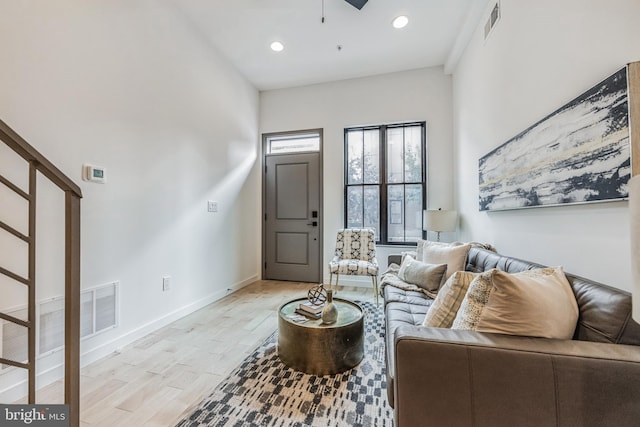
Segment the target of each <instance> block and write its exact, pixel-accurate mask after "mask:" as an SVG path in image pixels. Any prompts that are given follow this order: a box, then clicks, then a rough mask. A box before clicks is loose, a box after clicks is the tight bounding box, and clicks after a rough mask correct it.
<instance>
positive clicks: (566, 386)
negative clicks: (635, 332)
mask: <svg viewBox="0 0 640 427" xmlns="http://www.w3.org/2000/svg"><path fill="white" fill-rule="evenodd" d="M394 352H395V357H394V360H395V363H394V366H393V374H392V375H393V377H394V380H393V387H394V395H395V398H394V401H395V405H394V410H395V419H396V426H400V427H403V426H404V427H407V426H416V425H422V426H431V425H433V426H440V425H446V426H469V425H474V426H496V425H518V426H524V425H532V426H533V425H535V426H547V425H549V426H557V425H560V426H565V425H576V426H577V425H580V426H589V425H633V424H634V423H637V422H638V420H640V405H639V404H638V402H640V348H638V347H636V346H625V345H619V344H602V343H592V342H585V341H573V340H567V341H564V340H551V339H545V338H529V337H515V336H507V335H498V334H488V333H479V332H473V331H460V330H451V329H440V328H425V327H414V326H400V327H398V328H397V329H396V331H395V335H394Z"/></svg>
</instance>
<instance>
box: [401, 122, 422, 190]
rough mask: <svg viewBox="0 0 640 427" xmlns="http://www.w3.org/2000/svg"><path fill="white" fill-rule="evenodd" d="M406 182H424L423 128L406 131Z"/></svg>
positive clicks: (412, 127) (413, 127)
mask: <svg viewBox="0 0 640 427" xmlns="http://www.w3.org/2000/svg"><path fill="white" fill-rule="evenodd" d="M404 182H422V128H421V127H419V126H411V127H407V128H405V129H404Z"/></svg>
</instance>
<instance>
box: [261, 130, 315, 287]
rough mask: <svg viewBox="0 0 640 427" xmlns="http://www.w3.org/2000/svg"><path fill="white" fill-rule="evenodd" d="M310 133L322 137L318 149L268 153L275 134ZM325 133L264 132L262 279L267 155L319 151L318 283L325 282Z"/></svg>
mask: <svg viewBox="0 0 640 427" xmlns="http://www.w3.org/2000/svg"><path fill="white" fill-rule="evenodd" d="M310 133H317V134H318V135H319V137H320V146H319V149H318V151H299V152H288V153H282V154H269V153H268V151H269V150H268V147H267V144H268V140H269V138H272V137H274V136H294V135H305V134H310ZM323 140H324V135H323V129H322V128H317V129H302V130H293V131H284V132H269V133H263V134H262V168H261V175H260V177H261V181H262V213H261V216H260V218H261V220H260V224H261V226H260V228H261V229H262V262H261V268H260V271H261V279H264V278H265V276H266V265H267V230H266V226H265V222H266V209H267V180H266V173H267V170H266V168H267V157H271V156H273V157H276V156H280V155H286V156H291V155H296V154H310V153H318V174H319V175H320V176H319V177H318V185H319V188H318V194H319V198H320V200H318V206H319V208H318V209H319V212H318V245H319V250H318V258H319V259H318V263H319V265H318V277H317V280H316V281H317V283H323V281H324V193H323V188H324V167H323V157H324V156H323V148H324V144H323Z"/></svg>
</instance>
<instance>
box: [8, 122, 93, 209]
mask: <svg viewBox="0 0 640 427" xmlns="http://www.w3.org/2000/svg"><path fill="white" fill-rule="evenodd" d="M0 139H1V140H2V142H4V143H5V144H7V145H8V146H9V147H11V149H12V150H13V151H15V152H16V153H17V154H18V155H19V156H20V157H22V158H23V159H25V160H26V161H28V162H35V164H36V165H37V169H38V172H40V173H41V174H43V175H44V176H46V177H47V178H49V180H50V181H51V182H53V183H54V184H55V185H57V186H58V187H59V188H60V189H61V190H62V191H71V192H73V194H74V195H75V196H76V197H79V198H82V190H80V187H78V186H77V185H76V183H75V182H73V181H72V180H71V179H69V178H68V177H67V176H66V175H65V174H64V173H62V172H61V171H60V169H58V168H57V167H55V166H54V165H53V163H51V162H50V161H49V160H47V159H46V158H45V157H44V156H43V155H42V154H40V152H39V151H38V150H36V149H35V148H33V147H32V146H31V145H30V144H29V143H28V142H27V141H25V140H24V139H23V138H22V137H21V136H20V135H18V134H17V133H16V132H15V131H14V130H13V129H11V128H10V127H9V126H7V124H6V123H5V122H3V121H2V120H0Z"/></svg>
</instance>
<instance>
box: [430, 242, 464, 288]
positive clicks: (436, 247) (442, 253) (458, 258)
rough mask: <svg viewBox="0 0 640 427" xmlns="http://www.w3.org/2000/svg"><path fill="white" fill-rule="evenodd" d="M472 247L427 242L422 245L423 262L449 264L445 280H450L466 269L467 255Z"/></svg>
mask: <svg viewBox="0 0 640 427" xmlns="http://www.w3.org/2000/svg"><path fill="white" fill-rule="evenodd" d="M470 248H471V245H469V244H466V245H460V244H453V245H448V244H442V243H438V242H429V241H425V242H424V243H423V245H422V259H421V261H422V262H426V263H428V264H447V272H446V273H445V280H446V279H449V277H451V275H452V274H453V273H455V272H456V271H461V270H464V269H465V266H466V263H467V254H468V253H469V249H470Z"/></svg>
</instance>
